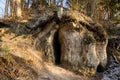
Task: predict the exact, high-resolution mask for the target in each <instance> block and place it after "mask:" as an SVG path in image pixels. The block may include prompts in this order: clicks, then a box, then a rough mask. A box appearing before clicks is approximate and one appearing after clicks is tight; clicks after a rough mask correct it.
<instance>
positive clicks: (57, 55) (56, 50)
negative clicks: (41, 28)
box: [53, 31, 61, 65]
mask: <svg viewBox="0 0 120 80" xmlns="http://www.w3.org/2000/svg"><path fill="white" fill-rule="evenodd" d="M53 49H54V57H55V64H56V65H59V64H60V63H61V62H60V61H61V46H60V42H59V35H58V31H57V32H55V34H54V38H53Z"/></svg>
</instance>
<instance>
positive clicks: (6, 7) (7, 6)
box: [4, 0, 9, 17]
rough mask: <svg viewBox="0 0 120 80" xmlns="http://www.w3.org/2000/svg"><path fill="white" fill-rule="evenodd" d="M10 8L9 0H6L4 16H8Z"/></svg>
mask: <svg viewBox="0 0 120 80" xmlns="http://www.w3.org/2000/svg"><path fill="white" fill-rule="evenodd" d="M8 8H9V0H6V4H5V16H4V17H8Z"/></svg>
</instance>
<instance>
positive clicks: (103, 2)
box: [4, 0, 120, 23]
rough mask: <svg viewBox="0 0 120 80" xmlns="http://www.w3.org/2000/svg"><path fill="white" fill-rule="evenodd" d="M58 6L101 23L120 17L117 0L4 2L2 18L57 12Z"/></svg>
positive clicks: (22, 0)
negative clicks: (37, 12) (32, 11)
mask: <svg viewBox="0 0 120 80" xmlns="http://www.w3.org/2000/svg"><path fill="white" fill-rule="evenodd" d="M60 6H61V7H64V10H77V11H80V12H83V13H84V14H87V15H88V16H90V17H91V18H92V19H93V20H95V21H97V22H101V23H102V21H103V20H104V21H108V20H111V19H112V20H113V19H115V20H119V16H120V1H119V0H6V4H5V12H4V18H16V17H17V18H25V17H27V16H29V15H30V14H31V13H30V12H31V10H36V9H39V10H40V11H42V10H45V9H50V10H52V11H58V8H59V7H60ZM9 11H10V12H9Z"/></svg>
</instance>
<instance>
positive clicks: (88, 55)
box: [59, 22, 107, 72]
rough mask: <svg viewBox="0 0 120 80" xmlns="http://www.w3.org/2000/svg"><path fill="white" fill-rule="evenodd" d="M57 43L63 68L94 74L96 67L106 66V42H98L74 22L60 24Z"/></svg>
mask: <svg viewBox="0 0 120 80" xmlns="http://www.w3.org/2000/svg"><path fill="white" fill-rule="evenodd" d="M97 36H99V35H97ZM59 41H60V45H61V64H62V65H63V66H64V67H66V68H69V69H71V70H77V71H80V69H82V68H86V69H90V70H91V69H93V70H94V72H95V71H96V69H97V67H98V65H101V66H102V67H105V66H106V64H107V54H106V46H107V40H105V41H103V42H98V41H97V40H96V39H95V37H94V35H93V34H92V33H91V32H90V31H88V30H87V29H85V27H84V26H82V25H80V24H76V23H74V22H67V23H63V24H61V25H60V30H59ZM83 71H84V70H83Z"/></svg>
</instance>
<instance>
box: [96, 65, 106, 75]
mask: <svg viewBox="0 0 120 80" xmlns="http://www.w3.org/2000/svg"><path fill="white" fill-rule="evenodd" d="M104 70H105V68H104V67H103V66H102V65H101V64H99V65H98V66H97V72H99V73H101V72H104Z"/></svg>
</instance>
